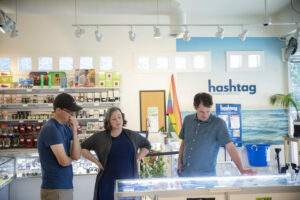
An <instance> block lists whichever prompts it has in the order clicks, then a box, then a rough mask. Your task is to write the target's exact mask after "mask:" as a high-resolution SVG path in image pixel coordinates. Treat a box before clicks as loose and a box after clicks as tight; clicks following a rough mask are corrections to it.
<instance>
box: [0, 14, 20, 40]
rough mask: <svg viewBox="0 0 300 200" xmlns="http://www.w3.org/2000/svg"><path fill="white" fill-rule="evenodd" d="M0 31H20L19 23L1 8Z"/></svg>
mask: <svg viewBox="0 0 300 200" xmlns="http://www.w3.org/2000/svg"><path fill="white" fill-rule="evenodd" d="M16 15H17V11H16ZM16 19H17V18H16ZM0 31H1V32H2V33H9V32H12V31H15V33H16V32H18V30H17V23H16V22H15V21H14V20H13V19H12V18H10V17H9V16H8V15H7V14H6V13H5V12H4V11H2V10H1V9H0ZM19 35H20V33H19V32H18V34H17V35H15V37H17V36H19Z"/></svg>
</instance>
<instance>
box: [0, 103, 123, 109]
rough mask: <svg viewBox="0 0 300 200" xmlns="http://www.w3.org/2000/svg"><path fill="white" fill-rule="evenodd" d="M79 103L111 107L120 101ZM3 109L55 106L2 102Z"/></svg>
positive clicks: (86, 106)
mask: <svg viewBox="0 0 300 200" xmlns="http://www.w3.org/2000/svg"><path fill="white" fill-rule="evenodd" d="M77 104H78V105H80V106H82V107H83V108H94V107H103V108H105V107H110V106H116V105H118V104H119V102H84V103H81V102H78V103H77ZM1 108H3V109H40V108H51V109H52V108H53V103H40V104H33V103H30V104H2V105H1Z"/></svg>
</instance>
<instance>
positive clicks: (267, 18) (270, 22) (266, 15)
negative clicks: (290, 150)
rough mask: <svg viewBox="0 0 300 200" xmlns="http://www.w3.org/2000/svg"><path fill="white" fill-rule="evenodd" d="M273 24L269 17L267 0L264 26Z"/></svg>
mask: <svg viewBox="0 0 300 200" xmlns="http://www.w3.org/2000/svg"><path fill="white" fill-rule="evenodd" d="M271 24H272V19H271V17H269V16H268V13H267V0H265V21H264V23H263V25H264V26H269V25H271Z"/></svg>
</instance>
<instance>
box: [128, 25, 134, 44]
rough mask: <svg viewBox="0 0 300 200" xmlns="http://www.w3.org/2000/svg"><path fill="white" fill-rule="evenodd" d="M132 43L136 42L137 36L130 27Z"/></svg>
mask: <svg viewBox="0 0 300 200" xmlns="http://www.w3.org/2000/svg"><path fill="white" fill-rule="evenodd" d="M128 34H129V39H130V41H132V42H134V41H135V39H136V34H135V33H134V32H133V31H132V26H131V27H130V31H129V32H128Z"/></svg>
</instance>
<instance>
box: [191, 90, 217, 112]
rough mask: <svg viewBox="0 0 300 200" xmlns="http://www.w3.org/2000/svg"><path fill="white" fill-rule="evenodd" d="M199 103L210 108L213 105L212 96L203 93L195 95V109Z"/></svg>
mask: <svg viewBox="0 0 300 200" xmlns="http://www.w3.org/2000/svg"><path fill="white" fill-rule="evenodd" d="M201 103H202V105H203V106H205V107H209V108H210V107H211V106H212V105H213V100H212V96H211V95H210V94H208V93H205V92H202V93H198V94H196V95H195V97H194V107H195V108H196V109H197V108H198V106H199V105H200V104H201Z"/></svg>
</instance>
